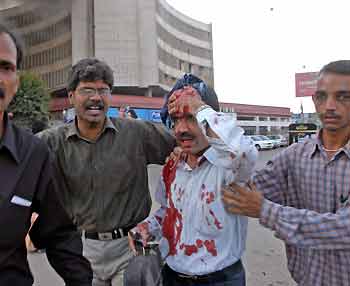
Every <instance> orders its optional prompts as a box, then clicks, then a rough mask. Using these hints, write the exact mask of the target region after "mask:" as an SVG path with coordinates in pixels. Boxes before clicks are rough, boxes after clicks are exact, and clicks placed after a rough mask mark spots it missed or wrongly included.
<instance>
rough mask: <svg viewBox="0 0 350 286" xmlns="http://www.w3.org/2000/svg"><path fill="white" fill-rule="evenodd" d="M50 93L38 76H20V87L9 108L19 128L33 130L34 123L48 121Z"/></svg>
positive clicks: (25, 74)
mask: <svg viewBox="0 0 350 286" xmlns="http://www.w3.org/2000/svg"><path fill="white" fill-rule="evenodd" d="M49 100H50V93H49V91H48V90H47V88H46V87H45V84H44V82H43V81H42V80H41V79H40V78H39V76H38V75H36V74H34V73H31V72H22V73H21V74H20V86H19V88H18V91H17V94H16V96H15V97H14V99H13V100H12V102H11V104H10V106H9V110H8V111H9V112H12V113H13V115H14V118H13V121H14V122H15V123H16V125H18V126H22V127H24V128H29V129H31V127H32V124H33V122H34V121H37V120H44V121H45V120H47V119H48V116H49V112H48V106H49Z"/></svg>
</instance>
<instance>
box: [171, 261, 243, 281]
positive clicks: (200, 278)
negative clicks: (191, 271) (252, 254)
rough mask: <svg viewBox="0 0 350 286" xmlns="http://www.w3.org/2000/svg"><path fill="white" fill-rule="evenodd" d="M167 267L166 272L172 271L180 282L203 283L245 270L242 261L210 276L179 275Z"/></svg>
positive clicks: (209, 274)
mask: <svg viewBox="0 0 350 286" xmlns="http://www.w3.org/2000/svg"><path fill="white" fill-rule="evenodd" d="M165 267H166V268H167V270H166V271H170V272H171V273H172V274H173V275H175V277H176V278H177V279H179V280H183V281H185V280H186V281H198V282H203V283H204V282H207V281H212V280H215V279H218V278H219V277H221V276H224V275H222V274H224V272H225V271H232V272H233V273H236V272H240V271H242V269H243V265H242V262H241V260H238V261H237V262H235V263H234V264H232V265H230V266H228V267H226V268H224V269H222V270H219V271H215V272H212V273H208V274H204V275H187V274H183V273H179V272H176V271H174V270H172V269H171V268H170V267H169V266H168V265H166V266H165Z"/></svg>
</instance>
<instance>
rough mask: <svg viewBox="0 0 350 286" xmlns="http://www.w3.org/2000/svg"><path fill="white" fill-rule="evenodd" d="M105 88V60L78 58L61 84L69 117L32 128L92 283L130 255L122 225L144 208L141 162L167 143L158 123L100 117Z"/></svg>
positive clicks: (162, 152)
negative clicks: (49, 161)
mask: <svg viewBox="0 0 350 286" xmlns="http://www.w3.org/2000/svg"><path fill="white" fill-rule="evenodd" d="M112 87H113V72H112V70H111V68H110V67H109V66H108V65H107V64H106V63H104V62H102V61H100V60H98V59H91V58H88V59H83V60H81V61H79V62H78V63H77V64H76V65H74V66H73V67H72V70H71V73H70V76H69V80H68V88H67V89H68V93H69V100H70V102H71V103H72V104H73V106H74V108H75V113H76V117H75V120H74V121H73V122H71V123H68V124H66V125H62V126H59V127H56V128H53V129H48V130H45V131H44V132H42V133H40V134H39V136H40V137H41V138H42V139H43V140H44V141H46V142H47V143H48V145H49V147H50V149H51V151H52V152H53V154H54V155H55V162H56V164H57V167H58V169H59V170H60V172H61V176H62V178H61V180H60V182H61V190H62V199H63V202H64V205H65V206H66V209H67V211H68V213H69V214H70V215H71V217H72V219H73V221H74V222H75V223H76V224H77V225H78V227H79V229H80V230H82V233H83V244H84V255H85V256H86V257H87V258H88V259H89V260H90V262H91V265H92V268H93V270H94V280H93V285H95V286H99V285H112V286H114V285H122V284H123V283H122V281H123V272H124V269H125V268H126V266H127V263H128V260H129V259H130V257H131V255H132V254H131V251H130V250H129V248H128V241H127V234H128V231H129V230H130V229H131V228H132V227H134V226H135V225H136V224H137V223H139V222H140V221H142V220H143V219H144V218H146V217H147V216H148V214H149V212H150V209H151V204H152V202H151V196H150V193H149V189H148V177H147V165H148V164H163V163H164V160H165V158H166V156H167V155H168V154H169V153H170V151H171V150H172V149H173V148H174V145H175V140H174V138H173V137H172V136H171V135H170V134H169V133H168V131H167V130H165V129H164V128H163V127H162V126H160V125H159V126H158V125H155V124H152V123H150V122H145V121H141V120H128V119H122V118H118V119H113V120H112V119H110V118H108V117H107V116H106V113H107V110H108V107H109V104H110V100H111V90H112Z"/></svg>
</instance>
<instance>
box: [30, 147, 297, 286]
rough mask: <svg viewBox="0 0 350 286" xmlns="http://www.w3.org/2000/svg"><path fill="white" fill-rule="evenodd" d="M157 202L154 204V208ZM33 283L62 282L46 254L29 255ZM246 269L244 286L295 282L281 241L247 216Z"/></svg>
mask: <svg viewBox="0 0 350 286" xmlns="http://www.w3.org/2000/svg"><path fill="white" fill-rule="evenodd" d="M280 150H281V149H276V150H273V151H261V152H260V153H259V161H258V164H257V168H262V167H263V166H264V165H265V164H266V162H267V161H268V160H269V159H270V158H272V156H273V155H274V154H276V153H277V152H279V151H280ZM159 174H160V167H159V166H150V167H149V184H150V189H151V191H152V194H153V191H154V188H155V186H156V183H157V180H158V176H159ZM155 207H156V206H154V208H155ZM28 258H29V261H30V266H31V269H32V272H33V275H34V279H35V284H34V285H36V286H62V285H64V283H63V281H62V279H61V278H59V277H58V275H57V274H56V273H55V272H54V270H53V269H52V268H51V267H50V266H49V265H48V262H47V259H46V256H45V254H40V253H35V254H29V255H28ZM243 260H244V264H245V267H246V271H247V286H294V285H296V284H295V283H294V282H293V280H292V279H291V277H290V275H289V273H288V270H287V267H286V257H285V252H284V246H283V243H282V242H281V241H280V240H278V239H276V238H274V236H273V233H272V232H271V231H269V230H267V229H264V228H263V227H261V226H260V225H259V224H258V222H257V220H255V219H250V220H249V227H248V239H247V250H246V254H245V256H244V258H243Z"/></svg>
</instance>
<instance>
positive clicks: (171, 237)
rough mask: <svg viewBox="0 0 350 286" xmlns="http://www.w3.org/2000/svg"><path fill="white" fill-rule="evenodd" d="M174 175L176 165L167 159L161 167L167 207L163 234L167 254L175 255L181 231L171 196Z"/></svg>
mask: <svg viewBox="0 0 350 286" xmlns="http://www.w3.org/2000/svg"><path fill="white" fill-rule="evenodd" d="M175 176H176V166H175V162H174V160H169V161H168V163H167V164H166V165H165V166H164V168H163V180H164V184H165V194H166V198H167V200H168V207H167V209H166V213H165V216H164V220H163V227H162V230H163V236H164V237H165V238H166V239H167V241H168V243H169V255H176V254H177V250H176V245H177V244H178V243H179V241H180V237H181V232H182V215H181V213H180V212H179V211H178V209H177V208H176V207H175V205H174V202H173V199H172V196H171V184H172V182H173V181H174V179H175Z"/></svg>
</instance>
